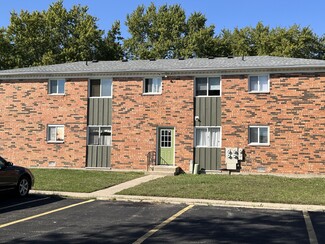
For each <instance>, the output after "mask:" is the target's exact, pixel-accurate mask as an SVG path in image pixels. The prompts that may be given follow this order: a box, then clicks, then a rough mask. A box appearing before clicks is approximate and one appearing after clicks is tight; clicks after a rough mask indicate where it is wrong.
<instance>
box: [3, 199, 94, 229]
mask: <svg viewBox="0 0 325 244" xmlns="http://www.w3.org/2000/svg"><path fill="white" fill-rule="evenodd" d="M93 201H95V199H91V200H87V201H84V202H79V203H75V204H71V205H68V206H65V207H63V208H58V209H54V210H51V211H48V212H45V213H41V214H37V215H33V216H30V217H27V218H23V219H19V220H16V221H12V222H9V223H6V224H2V225H0V229H1V228H4V227H7V226H10V225H14V224H18V223H21V222H25V221H27V220H31V219H35V218H39V217H42V216H44V215H48V214H52V213H56V212H59V211H62V210H65V209H68V208H73V207H76V206H79V205H82V204H85V203H89V202H93Z"/></svg>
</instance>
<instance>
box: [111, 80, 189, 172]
mask: <svg viewBox="0 0 325 244" xmlns="http://www.w3.org/2000/svg"><path fill="white" fill-rule="evenodd" d="M162 87H163V88H162V94H161V95H143V94H142V91H143V79H142V78H129V79H118V78H116V79H114V81H113V114H112V121H113V123H112V132H113V147H112V160H111V163H112V164H111V165H112V168H115V169H146V167H147V154H148V153H149V152H150V151H156V129H157V126H173V127H175V134H176V136H175V138H176V144H175V146H176V147H175V149H176V153H175V164H176V165H177V166H180V167H181V168H182V169H183V170H188V167H189V160H191V159H193V135H194V132H193V114H194V99H193V89H194V84H193V78H191V77H182V79H177V78H176V77H168V78H166V79H164V80H163V85H162Z"/></svg>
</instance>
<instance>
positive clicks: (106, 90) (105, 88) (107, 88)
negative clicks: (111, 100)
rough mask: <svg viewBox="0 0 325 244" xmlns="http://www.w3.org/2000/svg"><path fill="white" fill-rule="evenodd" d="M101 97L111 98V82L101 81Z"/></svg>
mask: <svg viewBox="0 0 325 244" xmlns="http://www.w3.org/2000/svg"><path fill="white" fill-rule="evenodd" d="M101 85H102V96H109V97H110V96H112V81H111V80H102V81H101Z"/></svg>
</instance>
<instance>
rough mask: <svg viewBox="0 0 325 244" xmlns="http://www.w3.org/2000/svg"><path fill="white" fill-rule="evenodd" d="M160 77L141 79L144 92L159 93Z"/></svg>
mask: <svg viewBox="0 0 325 244" xmlns="http://www.w3.org/2000/svg"><path fill="white" fill-rule="evenodd" d="M161 91H162V79H161V77H154V78H145V79H144V80H143V93H144V94H161Z"/></svg>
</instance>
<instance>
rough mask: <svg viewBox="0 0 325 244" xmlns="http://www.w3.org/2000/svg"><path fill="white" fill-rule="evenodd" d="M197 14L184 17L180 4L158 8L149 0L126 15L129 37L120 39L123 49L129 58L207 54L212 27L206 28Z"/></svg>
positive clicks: (211, 41) (211, 42) (211, 37)
mask: <svg viewBox="0 0 325 244" xmlns="http://www.w3.org/2000/svg"><path fill="white" fill-rule="evenodd" d="M205 23H206V18H205V17H204V16H203V15H202V14H201V13H194V14H192V15H191V16H190V17H189V19H188V20H186V15H185V11H184V10H183V9H182V8H181V6H180V5H177V4H176V5H171V6H168V5H167V4H165V5H163V6H161V7H159V8H158V9H157V7H156V6H155V5H154V3H152V4H151V5H150V6H149V7H148V8H147V9H146V8H145V6H144V5H141V6H139V7H138V8H137V9H136V10H135V11H134V12H133V13H132V14H129V15H127V20H126V23H125V24H126V25H127V27H128V30H129V33H130V34H131V37H130V38H128V39H126V40H125V41H124V46H123V48H124V51H125V53H126V55H127V56H128V57H129V58H132V59H149V58H177V57H181V56H184V57H189V56H192V55H193V54H196V56H198V57H202V56H207V54H209V53H210V50H211V48H213V46H214V45H213V44H214V39H213V35H214V26H210V27H206V26H205Z"/></svg>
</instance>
